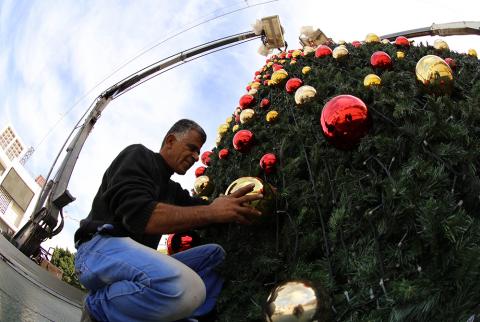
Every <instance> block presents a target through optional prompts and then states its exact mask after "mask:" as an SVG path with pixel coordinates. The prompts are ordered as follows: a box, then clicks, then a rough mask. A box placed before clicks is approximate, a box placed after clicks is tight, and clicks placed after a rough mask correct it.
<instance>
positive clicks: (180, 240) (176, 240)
mask: <svg viewBox="0 0 480 322" xmlns="http://www.w3.org/2000/svg"><path fill="white" fill-rule="evenodd" d="M199 245H200V236H199V235H198V234H197V233H196V232H195V231H193V230H192V231H186V232H182V233H175V234H170V235H168V238H167V253H168V255H173V254H176V253H178V252H181V251H184V250H187V249H190V248H192V247H196V246H199Z"/></svg>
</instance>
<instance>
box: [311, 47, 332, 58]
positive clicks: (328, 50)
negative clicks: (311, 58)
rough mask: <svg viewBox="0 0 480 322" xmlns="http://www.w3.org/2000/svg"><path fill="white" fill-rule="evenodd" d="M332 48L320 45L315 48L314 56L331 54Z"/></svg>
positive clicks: (319, 56)
mask: <svg viewBox="0 0 480 322" xmlns="http://www.w3.org/2000/svg"><path fill="white" fill-rule="evenodd" d="M332 52H333V51H332V49H331V48H330V47H328V46H325V45H320V46H318V47H317V49H316V50H315V57H317V58H322V57H326V56H332Z"/></svg>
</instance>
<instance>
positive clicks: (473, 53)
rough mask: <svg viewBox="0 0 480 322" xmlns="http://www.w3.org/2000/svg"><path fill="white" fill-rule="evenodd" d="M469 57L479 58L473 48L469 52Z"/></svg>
mask: <svg viewBox="0 0 480 322" xmlns="http://www.w3.org/2000/svg"><path fill="white" fill-rule="evenodd" d="M468 56H472V57H478V56H477V51H476V50H475V49H473V48H470V49H469V50H468Z"/></svg>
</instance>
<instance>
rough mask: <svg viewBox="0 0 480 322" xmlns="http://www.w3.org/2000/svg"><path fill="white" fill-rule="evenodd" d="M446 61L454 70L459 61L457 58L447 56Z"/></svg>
mask: <svg viewBox="0 0 480 322" xmlns="http://www.w3.org/2000/svg"><path fill="white" fill-rule="evenodd" d="M445 62H446V63H447V64H448V66H450V68H451V69H452V70H454V69H455V68H457V62H456V61H455V59H453V58H450V57H447V58H445Z"/></svg>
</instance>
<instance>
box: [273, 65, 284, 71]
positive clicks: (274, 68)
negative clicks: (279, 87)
mask: <svg viewBox="0 0 480 322" xmlns="http://www.w3.org/2000/svg"><path fill="white" fill-rule="evenodd" d="M272 69H273V71H275V72H276V71H277V70H280V69H283V66H282V65H280V64H273V65H272Z"/></svg>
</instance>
